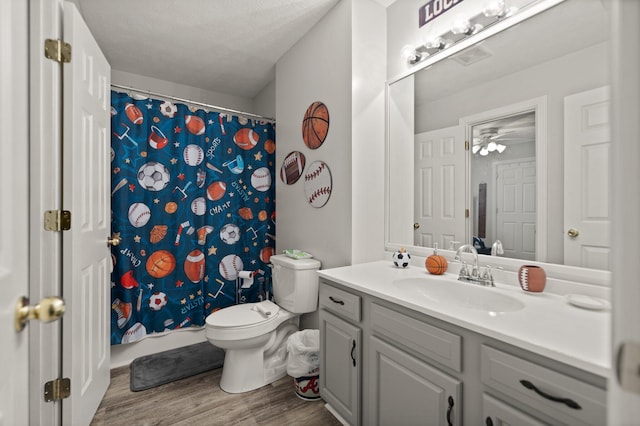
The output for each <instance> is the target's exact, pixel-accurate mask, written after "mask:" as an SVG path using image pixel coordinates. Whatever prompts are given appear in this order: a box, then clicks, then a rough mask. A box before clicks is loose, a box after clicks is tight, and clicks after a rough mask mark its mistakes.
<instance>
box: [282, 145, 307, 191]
mask: <svg viewBox="0 0 640 426" xmlns="http://www.w3.org/2000/svg"><path fill="white" fill-rule="evenodd" d="M305 161H306V159H305V157H304V154H303V153H301V152H300V151H293V152H290V153H289V154H288V155H287V156H286V157H284V161H283V162H282V167H281V168H280V179H282V181H283V182H284V183H286V184H287V185H293V184H294V183H296V182H297V181H298V179H300V176H302V172H303V171H304V165H305Z"/></svg>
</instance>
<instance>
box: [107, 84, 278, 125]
mask: <svg viewBox="0 0 640 426" xmlns="http://www.w3.org/2000/svg"><path fill="white" fill-rule="evenodd" d="M111 87H115V88H118V89H123V90H126V91H129V92H138V93H142V94H146V95H149V96H155V97H158V98H164V99H171V100H173V101H178V102H183V103H186V104H190V105H197V106H201V107H205V108H208V109H212V110H216V111H220V112H228V113H230V114H235V115H240V116H243V117H247V118H255V119H257V120H262V121H267V122H269V123H275V122H276V119H275V118H270V117H264V116H262V115H258V114H252V113H250V112H244V111H237V110H235V109H230V108H224V107H219V106H216V105H210V104H205V103H202V102H197V101H192V100H189V99H184V98H178V97H176V96H171V95H163V94H162V93H156V92H152V91H150V90H142V89H136V88H135V87H129V86H121V85H119V84H114V83H111Z"/></svg>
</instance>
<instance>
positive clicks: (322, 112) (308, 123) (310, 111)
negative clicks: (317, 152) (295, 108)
mask: <svg viewBox="0 0 640 426" xmlns="http://www.w3.org/2000/svg"><path fill="white" fill-rule="evenodd" d="M327 133H329V110H328V109H327V106H326V105H325V104H323V103H322V102H314V103H312V104H311V105H310V106H309V108H307V111H306V112H305V113H304V118H303V119H302V140H304V144H305V145H306V146H307V147H309V148H310V149H317V148H318V147H320V145H322V143H323V142H324V140H325V139H326V137H327Z"/></svg>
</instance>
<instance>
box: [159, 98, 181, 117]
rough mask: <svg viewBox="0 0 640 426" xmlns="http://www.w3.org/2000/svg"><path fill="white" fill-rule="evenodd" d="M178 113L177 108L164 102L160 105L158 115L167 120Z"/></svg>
mask: <svg viewBox="0 0 640 426" xmlns="http://www.w3.org/2000/svg"><path fill="white" fill-rule="evenodd" d="M177 112H178V107H176V106H175V105H174V104H173V103H171V102H169V101H164V102H163V103H161V104H160V114H162V115H164V116H165V117H167V118H173V117H175V115H176V113H177Z"/></svg>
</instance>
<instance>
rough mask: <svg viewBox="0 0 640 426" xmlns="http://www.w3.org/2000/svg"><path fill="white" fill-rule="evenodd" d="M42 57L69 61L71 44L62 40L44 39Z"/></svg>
mask: <svg viewBox="0 0 640 426" xmlns="http://www.w3.org/2000/svg"><path fill="white" fill-rule="evenodd" d="M44 57H45V58H47V59H51V60H54V61H56V62H59V63H61V64H62V63H65V62H71V45H70V44H69V43H65V42H64V41H62V40H54V39H50V38H48V39H46V40H45V41H44Z"/></svg>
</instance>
